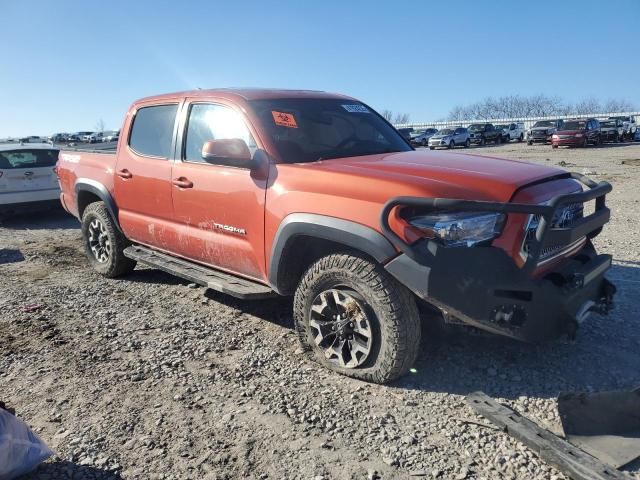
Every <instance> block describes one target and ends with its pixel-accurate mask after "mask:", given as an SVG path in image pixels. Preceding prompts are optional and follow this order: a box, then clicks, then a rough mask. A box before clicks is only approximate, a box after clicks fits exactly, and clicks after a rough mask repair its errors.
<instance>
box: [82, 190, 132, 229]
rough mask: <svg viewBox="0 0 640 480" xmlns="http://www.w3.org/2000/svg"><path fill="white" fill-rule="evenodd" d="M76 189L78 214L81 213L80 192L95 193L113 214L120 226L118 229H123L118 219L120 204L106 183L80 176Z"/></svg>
mask: <svg viewBox="0 0 640 480" xmlns="http://www.w3.org/2000/svg"><path fill="white" fill-rule="evenodd" d="M75 191H76V208H77V210H78V215H80V205H79V204H78V203H77V202H78V198H79V196H78V194H79V193H80V192H90V193H93V194H94V195H96V196H97V197H98V198H99V199H100V200H102V201H103V202H104V204H105V206H106V207H107V210H108V211H109V213H110V214H111V217H112V218H113V221H114V222H115V224H116V226H117V227H118V230H121V229H120V222H119V221H118V205H116V202H115V201H114V200H113V197H112V196H111V194H110V193H109V190H107V188H106V187H105V186H104V185H102V184H101V183H100V182H97V181H95V180H91V179H90V178H79V179H78V180H77V181H76V185H75ZM121 231H122V230H121Z"/></svg>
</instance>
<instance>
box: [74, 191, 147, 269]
mask: <svg viewBox="0 0 640 480" xmlns="http://www.w3.org/2000/svg"><path fill="white" fill-rule="evenodd" d="M96 219H97V220H98V221H100V222H101V223H102V225H104V227H105V230H106V233H107V236H108V239H109V242H110V243H111V250H110V255H109V258H108V260H107V261H106V262H99V261H98V259H97V258H96V256H95V255H94V253H93V252H92V251H91V247H90V246H89V226H90V224H91V222H93V221H94V220H96ZM81 230H82V240H83V243H84V249H85V253H86V255H87V258H88V259H89V263H90V264H91V266H92V267H93V269H94V270H95V271H96V272H98V273H99V274H100V275H103V276H105V277H107V278H114V277H119V276H121V275H125V274H127V273H130V272H131V271H132V270H133V269H134V268H135V267H136V262H135V260H131V259H130V258H127V257H125V256H124V253H123V251H124V249H125V248H127V247H128V246H129V245H131V242H129V241H128V240H127V238H126V237H125V236H124V235H123V234H122V232H120V230H118V227H116V224H115V222H114V221H113V219H112V218H111V214H110V213H109V211H108V210H107V207H105V205H104V203H103V202H94V203H91V204H89V205H87V207H86V208H85V209H84V212H83V214H82V226H81Z"/></svg>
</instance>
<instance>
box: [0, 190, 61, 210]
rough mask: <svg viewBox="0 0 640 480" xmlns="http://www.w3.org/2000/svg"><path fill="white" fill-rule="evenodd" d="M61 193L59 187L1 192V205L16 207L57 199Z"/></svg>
mask: <svg viewBox="0 0 640 480" xmlns="http://www.w3.org/2000/svg"><path fill="white" fill-rule="evenodd" d="M59 195H60V189H59V188H48V189H44V190H31V191H26V192H10V193H0V207H14V206H16V205H24V204H29V203H35V202H48V201H51V200H57V199H58V196H59Z"/></svg>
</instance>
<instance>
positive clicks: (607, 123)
mask: <svg viewBox="0 0 640 480" xmlns="http://www.w3.org/2000/svg"><path fill="white" fill-rule="evenodd" d="M600 126H601V127H615V126H616V122H614V121H609V122H607V121H604V122H600Z"/></svg>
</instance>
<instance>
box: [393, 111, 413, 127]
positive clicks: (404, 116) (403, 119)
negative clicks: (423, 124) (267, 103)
mask: <svg viewBox="0 0 640 480" xmlns="http://www.w3.org/2000/svg"><path fill="white" fill-rule="evenodd" d="M393 123H394V124H396V125H397V124H402V123H409V114H408V113H396V116H395V119H394V121H393Z"/></svg>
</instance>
